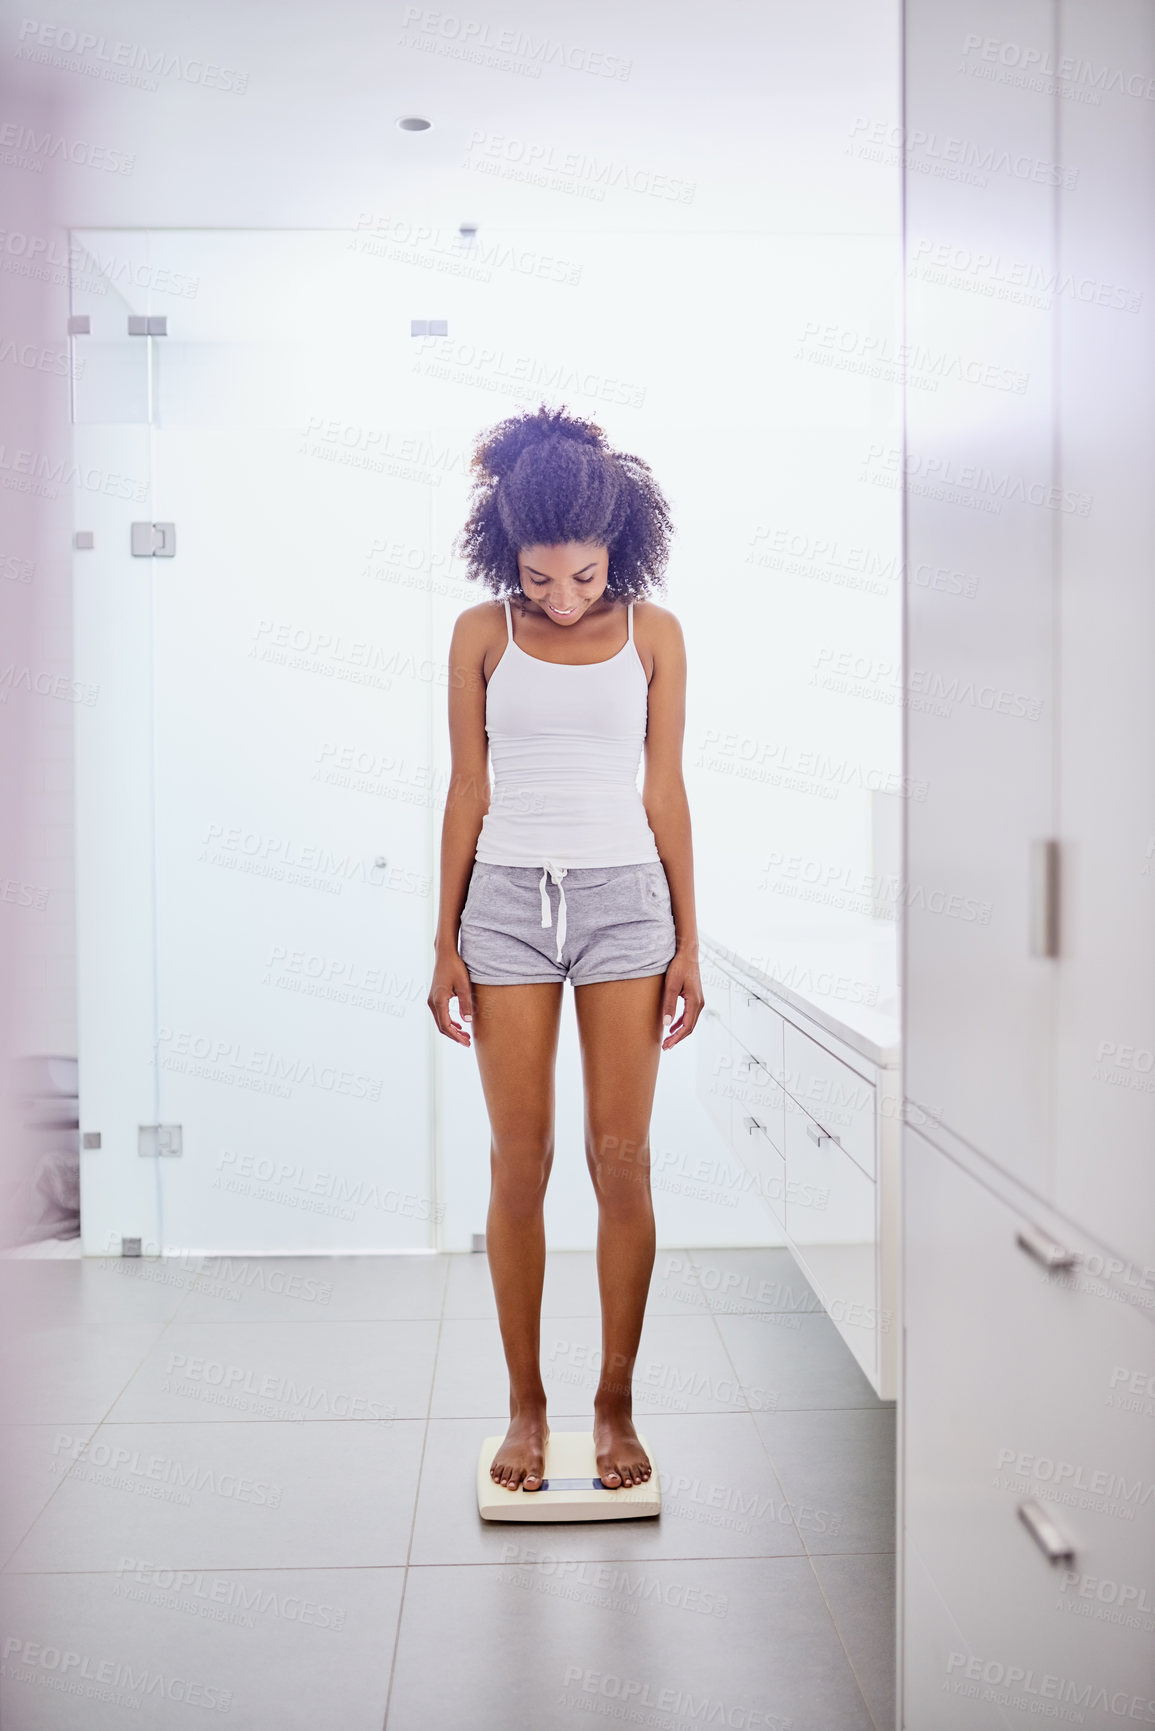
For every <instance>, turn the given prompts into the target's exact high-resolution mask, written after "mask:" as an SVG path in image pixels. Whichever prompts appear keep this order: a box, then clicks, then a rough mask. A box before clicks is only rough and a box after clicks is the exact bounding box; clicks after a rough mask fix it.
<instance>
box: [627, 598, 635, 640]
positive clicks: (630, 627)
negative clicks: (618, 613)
mask: <svg viewBox="0 0 1155 1731" xmlns="http://www.w3.org/2000/svg"><path fill="white" fill-rule="evenodd" d="M633 641H634V604H633V602H632V601H631V602H630V603H629V605H628V607H627V608H626V642H627V643H632V642H633Z"/></svg>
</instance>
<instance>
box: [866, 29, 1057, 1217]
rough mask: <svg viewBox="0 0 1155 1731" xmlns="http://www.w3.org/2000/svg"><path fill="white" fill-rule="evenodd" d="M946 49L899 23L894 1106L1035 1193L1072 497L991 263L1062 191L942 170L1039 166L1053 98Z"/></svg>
mask: <svg viewBox="0 0 1155 1731" xmlns="http://www.w3.org/2000/svg"><path fill="white" fill-rule="evenodd" d="M1037 28H1038V29H1039V30H1040V32H1044V33H1043V34H1041V35H1040V38H1039V39H1040V41H1045V40H1046V35H1045V26H1044V24H1043V22H1042V20H1041V19H1040V20H1039V22H1038V24H1037ZM962 32H963V25H962V23H961V13H960V10H959V9H958V8H957V7H955V6H953V5H949V6H943V7H940V8H937V9H936V8H927V7H923V8H920V9H918V11H917V15H916V16H915V17H913V18H912V23H911V34H910V38H909V40H908V44H907V52H908V78H907V83H908V91H909V92H910V96H911V100H912V102H913V105H914V106H913V109H911V110H909V111H908V113H907V115H906V125H907V128H908V131H909V132H910V133H911V134H912V136H913V137H914V138H915V139H916V140H919V139H922V140H929V141H930V143H929V144H919V143H917V142H916V143H915V144H914V145H913V147H912V154H911V172H909V173H908V174H907V175H906V199H907V204H906V219H907V220H906V235H907V239H906V253H907V321H906V339H907V342H908V343H909V344H910V345H911V347H910V353H911V354H912V355H913V356H914V357H916V362H917V363H919V364H921V365H922V366H923V367H924V368H925V369H926V370H925V371H922V372H917V371H916V373H915V374H914V375H913V377H914V379H915V381H916V382H914V383H912V385H911V387H910V388H908V390H907V393H906V403H907V422H906V442H905V452H904V454H903V455H902V457H901V458H899V457H896V456H891V455H890V454H886V455H884V456H883V457H882V458H880V459H878V460H877V461H876V462H875V463H874V464H873V465H872V466H871V467H872V469H873V470H875V471H878V472H879V475H880V477H882V476H885V475H886V474H887V473H888V472H889V473H890V475H891V479H892V480H893V481H894V482H895V484H897V483H898V481H899V479H900V478H901V473H902V470H905V487H906V532H907V591H906V593H907V630H906V682H907V690H906V746H907V756H906V774H907V776H908V777H909V784H908V790H909V797H908V799H907V802H906V809H907V828H906V863H905V877H906V882H905V886H904V896H905V902H906V907H905V980H904V992H905V998H904V1018H905V1028H906V1047H905V1054H904V1066H905V1082H904V1087H905V1091H906V1093H907V1095H908V1096H909V1097H910V1098H911V1099H912V1100H914V1101H916V1102H917V1103H918V1104H919V1105H920V1106H922V1107H923V1108H925V1110H926V1111H927V1112H928V1113H929V1114H930V1116H931V1118H932V1119H935V1120H940V1121H941V1122H943V1123H944V1124H945V1125H947V1126H948V1127H949V1128H950V1129H951V1130H953V1131H954V1132H955V1133H956V1134H957V1135H959V1136H961V1137H963V1138H964V1140H966V1141H967V1142H969V1143H970V1144H971V1146H972V1147H975V1148H977V1149H979V1150H981V1151H982V1153H984V1154H985V1155H987V1156H988V1157H989V1158H991V1159H993V1160H994V1161H995V1162H996V1163H997V1164H998V1165H1000V1166H1002V1167H1004V1168H1005V1169H1006V1170H1007V1171H1009V1172H1013V1173H1014V1174H1015V1175H1016V1176H1017V1177H1018V1178H1020V1179H1021V1180H1022V1181H1023V1182H1024V1183H1026V1184H1028V1185H1030V1186H1031V1187H1033V1188H1035V1189H1036V1190H1038V1189H1043V1190H1046V1189H1048V1188H1049V1186H1050V1183H1051V1179H1052V1169H1051V1159H1052V1152H1051V1146H1052V1125H1051V1115H1052V1073H1051V1072H1052V1037H1053V1036H1052V1018H1053V1013H1054V994H1055V969H1056V963H1055V961H1054V960H1053V959H1051V958H1049V957H1047V956H1043V955H1038V954H1034V953H1032V944H1031V928H1032V901H1031V884H1032V877H1031V869H1030V862H1031V858H1032V845H1033V844H1034V843H1035V842H1037V841H1042V840H1046V839H1048V838H1051V837H1053V836H1054V834H1055V821H1056V819H1055V798H1054V750H1055V716H1054V691H1053V683H1052V682H1053V654H1054V640H1055V620H1054V577H1053V571H1054V560H1055V545H1056V537H1057V536H1058V534H1059V526H1060V523H1061V522H1065V521H1066V516H1065V514H1064V510H1063V509H1062V507H1063V506H1064V505H1065V504H1066V503H1070V501H1064V500H1063V499H1062V497H1061V495H1060V493H1059V492H1058V491H1056V490H1055V484H1056V482H1057V481H1058V476H1057V475H1056V473H1055V457H1054V449H1053V430H1052V416H1053V401H1052V394H1053V385H1052V349H1053V331H1052V325H1051V315H1050V314H1049V313H1048V312H1047V311H1046V310H1045V308H1043V307H1041V306H1040V304H1039V303H1040V301H1041V300H1042V299H1043V298H1044V297H1041V296H1032V295H1018V296H1016V295H1011V294H1001V293H999V290H1000V288H1001V287H1003V286H1004V285H1003V283H1002V282H1001V280H1000V278H999V261H1005V268H1006V269H1007V270H1008V271H1010V270H1012V269H1013V270H1027V269H1029V270H1031V271H1033V272H1035V273H1036V274H1037V275H1038V276H1041V277H1042V278H1044V279H1045V277H1046V275H1047V273H1048V272H1049V271H1050V270H1051V269H1052V268H1053V265H1054V247H1055V239H1054V230H1055V225H1056V221H1057V220H1058V219H1057V215H1056V211H1057V208H1058V201H1059V200H1060V199H1063V198H1072V197H1074V196H1075V195H1073V194H1068V193H1066V192H1058V193H1057V192H1056V190H1055V188H1054V187H1053V186H1050V185H1048V186H1044V185H1042V184H1040V183H1039V181H1038V179H1034V180H1032V179H1030V178H1026V177H1023V176H1018V175H1015V174H1012V173H1009V172H1005V171H1003V170H1002V168H997V169H993V170H992V171H991V172H990V173H983V174H981V175H979V174H973V175H972V174H960V175H959V176H958V177H957V178H951V177H950V176H945V175H940V174H938V173H937V172H934V170H935V169H936V168H937V167H938V164H937V161H936V158H935V156H934V154H933V153H934V150H935V143H934V141H935V140H940V139H943V138H952V139H966V140H981V149H982V151H983V152H984V153H989V154H990V157H991V159H992V162H993V163H996V164H1005V163H1011V162H1016V163H1017V162H1020V161H1038V162H1040V163H1048V162H1050V161H1051V160H1052V158H1053V139H1052V134H1051V125H1052V122H1051V114H1050V108H1049V105H1048V104H1047V102H1046V101H1044V100H1042V99H1040V100H1039V102H1038V103H1037V104H1034V105H1032V104H1030V103H1028V102H1027V101H1025V100H1023V98H1022V96H1021V93H1020V92H1019V91H1017V90H1014V89H1012V88H1011V87H1010V86H1007V85H1003V84H998V83H995V82H990V81H987V82H984V81H982V80H980V79H976V78H971V77H959V76H958V64H957V63H958V51H957V50H958V41H959V40H961V34H962ZM944 69H945V70H944ZM1078 196H1080V197H1081V196H1082V195H1081V194H1079V195H1078ZM1063 208H1064V209H1065V208H1066V207H1065V206H1064V207H1063ZM992 260H993V261H995V263H994V265H992V263H991V261H992Z"/></svg>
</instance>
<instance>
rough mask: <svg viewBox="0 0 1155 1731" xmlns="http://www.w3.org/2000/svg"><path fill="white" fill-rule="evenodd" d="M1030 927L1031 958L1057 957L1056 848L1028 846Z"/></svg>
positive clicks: (1044, 844) (1047, 844) (1053, 843)
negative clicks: (1029, 858)
mask: <svg viewBox="0 0 1155 1731" xmlns="http://www.w3.org/2000/svg"><path fill="white" fill-rule="evenodd" d="M1030 925H1031V934H1030V935H1031V954H1032V956H1057V955H1058V953H1059V844H1058V842H1057V841H1033V842H1032V843H1031V891H1030Z"/></svg>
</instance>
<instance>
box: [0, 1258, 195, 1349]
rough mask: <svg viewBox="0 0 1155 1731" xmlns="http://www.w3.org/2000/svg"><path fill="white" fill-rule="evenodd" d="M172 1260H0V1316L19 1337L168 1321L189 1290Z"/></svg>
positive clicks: (175, 1260)
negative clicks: (16, 1322)
mask: <svg viewBox="0 0 1155 1731" xmlns="http://www.w3.org/2000/svg"><path fill="white" fill-rule="evenodd" d="M190 1278H191V1276H190V1273H189V1270H188V1269H187V1268H186V1267H183V1266H182V1265H181V1263H180V1259H179V1258H175V1257H163V1258H162V1257H151V1256H150V1257H136V1256H85V1257H77V1258H76V1259H75V1260H72V1261H59V1262H57V1261H51V1262H8V1261H5V1260H4V1259H3V1258H0V1316H4V1317H5V1318H7V1319H8V1320H9V1326H11V1325H12V1323H13V1321H14V1320H15V1319H18V1320H19V1328H20V1332H21V1334H29V1333H31V1332H32V1331H33V1330H37V1329H41V1328H62V1327H68V1326H77V1325H89V1326H94V1325H98V1324H121V1325H124V1324H133V1323H136V1324H141V1323H144V1324H148V1323H163V1322H167V1321H168V1320H169V1318H170V1317H172V1316H173V1315H174V1314H175V1312H176V1309H177V1307H178V1305H180V1303H181V1302H182V1300H183V1299H184V1297H185V1295H186V1293H187V1292H188V1282H189V1279H190Z"/></svg>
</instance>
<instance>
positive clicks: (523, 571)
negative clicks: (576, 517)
mask: <svg viewBox="0 0 1155 1731" xmlns="http://www.w3.org/2000/svg"><path fill="white" fill-rule="evenodd" d="M517 570H518V575H519V576H520V578H521V587H522V589H523V590H524V592H525V594H526V595H527V596H528V597H529V599H530V600H531V601H536V602H537V605H538V606H539V607H540V608H541V611H542V612H543V613H544V614H545V616H546V618H547V619H552V620H553V622H554V624H555V625H563V626H565V625H576V624H577V622H578V620H579V619H581V618H582V616H583V615H584V614H586V613H588V612H589V610H590V608H591V607H593V606H594V605H595V604H596V603H597V602H598V601H600V600H601V598H602V596H603V595H604V594H605V592H606V584H607V582H608V581H609V575H610V550H609V548H608V547H602V546H599V545H598V543H597V542H596V541H563V542H562V543H560V545H558V546H556V547H545V546H542V547H523V548H522V549H521V551H520V553H519V554H518V556H517Z"/></svg>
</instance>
